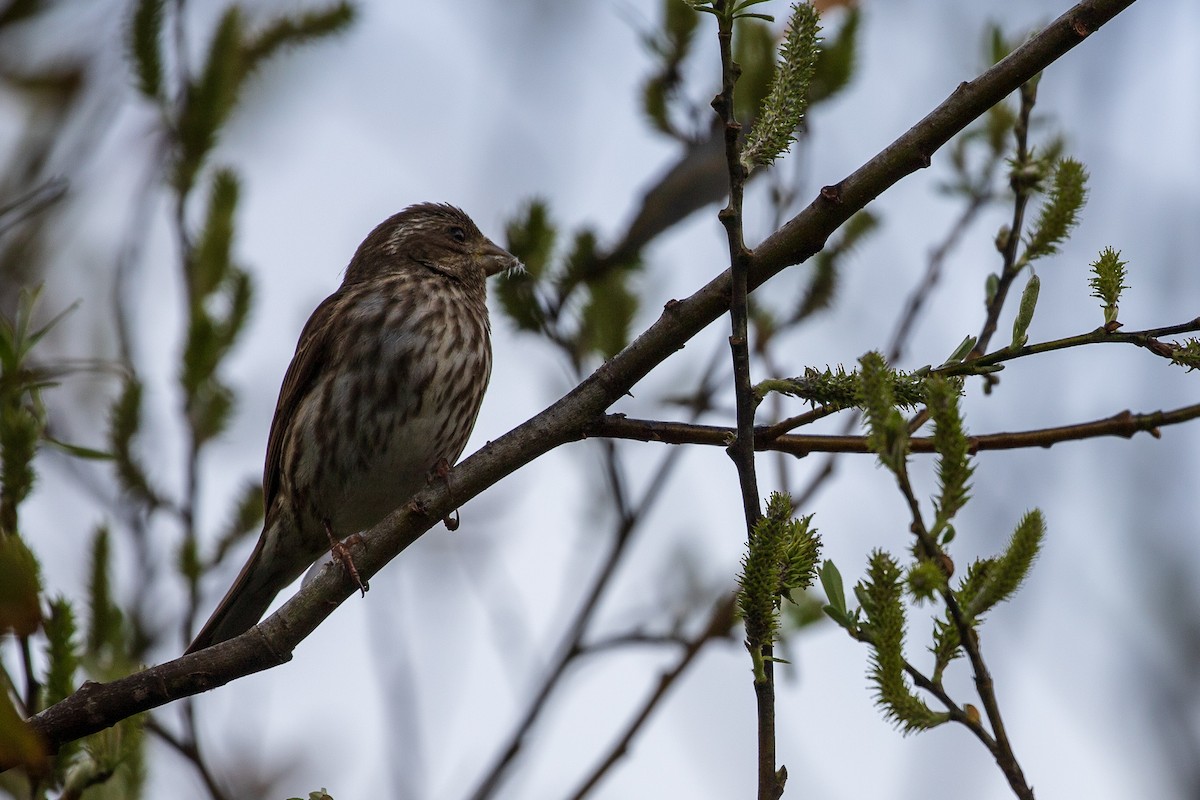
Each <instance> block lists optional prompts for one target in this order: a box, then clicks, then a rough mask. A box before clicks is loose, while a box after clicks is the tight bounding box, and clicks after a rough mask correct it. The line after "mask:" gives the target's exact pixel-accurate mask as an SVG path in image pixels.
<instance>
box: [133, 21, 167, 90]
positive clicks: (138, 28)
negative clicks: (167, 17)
mask: <svg viewBox="0 0 1200 800" xmlns="http://www.w3.org/2000/svg"><path fill="white" fill-rule="evenodd" d="M163 5H164V3H163V0H138V2H137V6H136V7H135V8H134V11H133V16H132V18H131V19H130V20H129V29H128V32H127V34H126V35H127V39H128V47H129V52H130V55H131V57H132V59H133V66H134V72H135V73H136V74H137V88H138V91H140V92H141V93H142V94H143V95H145V96H146V97H147V98H149V99H151V100H157V99H159V98H160V96H161V94H162V71H163V70H162V51H161V47H162V43H161V39H162V28H163Z"/></svg>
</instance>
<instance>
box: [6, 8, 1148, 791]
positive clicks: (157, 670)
mask: <svg viewBox="0 0 1200 800" xmlns="http://www.w3.org/2000/svg"><path fill="white" fill-rule="evenodd" d="M1133 2H1134V0H1084V1H1083V2H1081V3H1079V4H1077V5H1076V6H1075V7H1073V8H1072V9H1071V10H1069V11H1068V12H1066V13H1065V14H1063V15H1062V16H1060V17H1059V18H1058V19H1056V20H1055V21H1054V22H1052V23H1050V25H1049V26H1047V27H1046V29H1045V30H1043V31H1042V32H1041V33H1038V34H1037V35H1035V36H1033V37H1031V38H1030V39H1029V40H1027V41H1026V42H1025V43H1024V44H1022V45H1021V46H1020V47H1018V48H1017V49H1016V50H1014V51H1013V52H1012V53H1011V54H1010V55H1009V56H1008V57H1007V58H1005V59H1004V60H1003V61H1001V62H1000V63H999V64H997V65H995V66H994V67H992V68H990V69H989V70H987V71H986V72H985V73H983V74H982V75H980V76H979V77H977V78H976V79H974V80H972V81H969V82H966V83H963V84H962V85H960V86H959V87H958V88H957V89H956V90H955V91H954V92H953V93H952V94H951V95H950V96H949V97H948V98H947V99H946V100H945V101H944V102H943V103H942V104H941V105H940V106H938V108H936V109H934V110H933V111H932V112H930V113H929V114H928V115H927V116H926V117H925V118H924V119H923V120H921V121H920V122H919V123H917V124H916V125H915V126H913V128H912V129H910V130H909V131H908V132H906V133H904V134H903V135H901V136H900V138H898V139H897V140H896V141H895V142H893V143H892V144H891V145H889V146H888V147H887V148H886V149H885V150H883V151H882V152H880V153H879V154H877V155H876V156H875V157H873V158H872V159H871V160H870V161H868V162H867V163H866V164H864V165H863V166H862V167H860V168H859V169H858V170H857V171H855V173H854V174H852V175H850V176H848V177H846V178H845V179H844V180H842V181H841V182H839V183H837V184H835V185H831V186H827V187H825V188H824V189H823V190H822V191H821V194H820V197H819V198H818V199H817V200H815V201H814V202H813V203H812V204H810V205H809V206H808V207H807V208H806V209H804V210H803V211H801V212H800V213H799V214H798V215H797V216H795V217H793V218H792V219H791V220H789V221H788V222H787V224H785V225H784V226H783V227H782V228H781V229H779V230H778V231H776V232H775V233H773V234H772V235H771V236H769V237H768V238H767V239H766V240H765V241H763V242H762V243H761V244H760V245H759V246H758V247H757V248H755V250H754V253H753V256H752V260H751V263H750V275H749V286H748V288H754V287H757V286H759V285H761V284H762V283H763V282H764V281H766V280H767V279H768V278H770V277H772V276H773V275H776V274H778V273H779V272H780V271H782V270H783V269H785V268H786V267H788V266H791V265H793V264H798V263H800V262H802V261H804V260H805V259H807V258H808V257H809V256H811V255H812V254H813V253H815V252H817V251H818V250H819V249H820V248H821V246H822V243H823V242H824V241H825V240H826V239H827V238H828V237H829V236H830V235H831V234H832V233H833V232H834V231H835V230H836V229H837V228H838V227H839V226H840V225H841V224H842V223H844V222H845V221H846V220H847V219H849V218H850V216H852V215H853V214H854V213H855V212H857V211H858V210H860V209H861V208H863V207H864V206H865V205H866V204H867V203H869V202H870V201H871V200H873V199H874V198H876V197H878V196H879V195H880V194H881V193H883V192H884V191H886V190H888V189H889V188H890V187H891V186H893V185H895V184H896V183H897V182H898V181H900V180H902V179H903V178H904V177H906V176H908V175H910V174H911V173H912V172H914V171H916V170H917V169H920V168H922V167H924V166H928V165H929V163H930V160H931V158H932V156H933V154H934V153H935V152H936V151H937V150H938V149H939V148H940V147H941V146H942V145H944V144H945V143H946V142H947V141H949V140H950V139H951V138H952V137H953V136H954V135H956V134H957V133H958V132H959V131H961V130H963V129H964V128H965V127H966V126H967V125H968V124H970V123H971V122H972V121H973V120H974V119H976V118H978V117H979V116H980V115H982V114H983V113H985V112H986V111H987V109H989V108H990V107H992V106H993V105H995V104H996V103H997V102H999V101H1000V100H1002V99H1003V98H1004V97H1006V96H1007V95H1008V94H1009V93H1011V92H1012V91H1014V90H1015V89H1016V88H1017V87H1019V86H1020V85H1021V84H1022V83H1024V82H1025V81H1027V80H1029V79H1030V78H1031V77H1032V76H1033V75H1035V74H1036V73H1038V72H1040V71H1042V70H1043V69H1045V68H1046V67H1047V66H1048V65H1049V64H1051V63H1053V62H1054V61H1056V60H1057V59H1059V58H1060V57H1062V56H1063V55H1064V54H1065V53H1067V52H1068V51H1070V50H1071V49H1072V48H1074V47H1075V46H1076V45H1078V44H1079V43H1080V42H1081V41H1083V39H1084V38H1086V37H1087V36H1088V35H1090V34H1091V33H1092V32H1093V31H1095V30H1097V29H1098V28H1099V27H1100V26H1101V25H1103V24H1104V23H1106V22H1108V21H1109V20H1111V19H1112V18H1113V17H1115V16H1116V15H1117V14H1119V13H1120V12H1121V11H1124V10H1125V9H1126V8H1128V7H1129V6H1130V5H1132V4H1133ZM730 289H731V276H730V274H729V273H728V272H726V273H724V274H722V275H720V276H717V277H716V278H714V279H713V280H712V281H710V282H709V283H708V284H707V285H706V286H704V287H703V288H701V289H699V290H697V291H696V292H695V293H694V294H692V295H691V296H690V297H688V298H686V299H684V300H680V301H677V302H673V303H669V304H668V305H667V306H666V307H665V308H664V310H663V314H662V316H661V317H660V318H659V319H658V320H657V321H656V322H655V323H654V324H653V325H651V326H650V327H649V328H648V329H647V330H646V331H645V332H643V333H642V334H641V335H640V336H638V337H637V338H635V339H634V340H633V341H632V342H631V343H630V344H629V345H628V346H627V347H626V348H625V349H624V350H622V351H621V352H620V353H618V354H617V355H615V356H613V357H612V358H610V359H609V360H608V361H606V362H605V363H604V364H603V365H601V366H600V367H599V368H597V370H596V371H595V372H594V373H592V374H591V375H590V376H588V378H587V379H585V380H584V381H583V382H582V383H580V384H579V385H578V386H576V387H575V388H574V389H572V390H571V392H570V393H568V394H567V395H566V396H564V397H563V398H561V399H560V400H558V401H557V402H555V403H554V404H552V405H551V406H550V407H549V408H547V409H546V410H545V411H543V412H541V413H539V414H538V415H537V416H535V417H533V418H531V419H529V420H528V421H526V422H525V423H523V424H521V425H519V426H518V427H517V428H515V429H513V430H512V431H510V432H509V433H507V434H505V435H503V436H501V437H499V438H497V439H495V440H493V441H492V442H490V443H489V444H487V445H485V446H484V447H483V448H481V449H480V450H479V451H478V452H476V453H474V454H473V455H471V456H470V457H469V458H467V459H465V460H464V461H462V462H461V463H460V464H459V465H458V466H456V467H455V468H454V470H453V473H452V480H448V481H445V482H442V481H438V482H435V484H431V485H430V486H428V487H426V488H424V489H423V490H422V491H421V492H419V493H418V494H417V496H416V498H415V500H416V501H417V502H416V503H415V504H412V505H414V506H419V507H420V508H423V509H425V513H424V514H422V513H420V512H419V511H417V510H414V508H409V507H406V508H404V509H401V510H399V511H397V512H396V513H394V514H392V515H390V516H389V517H388V518H387V519H385V520H384V521H383V522H381V523H380V524H379V525H377V526H375V527H374V528H373V529H372V530H370V531H368V532H366V533H365V534H364V536H363V540H362V542H361V543H358V544H356V545H355V546H353V547H351V548H350V549H351V556H352V557H353V559H354V563H355V564H356V565H357V566H358V568H359V572H360V573H362V575H363V576H364V577H365V578H370V577H371V576H373V575H375V574H376V573H377V572H378V571H379V570H380V569H382V568H383V566H384V565H385V564H387V563H388V562H389V561H391V560H392V559H393V558H395V557H396V556H397V555H398V554H399V553H401V552H402V551H403V550H405V549H406V548H407V547H408V546H409V545H411V544H412V543H413V542H415V541H416V540H417V539H419V538H420V537H421V536H422V535H423V534H424V533H425V531H427V530H429V529H430V528H432V527H433V526H434V525H435V524H436V523H438V522H439V521H440V520H441V519H442V518H443V517H444V516H445V515H446V514H448V513H449V512H450V511H451V510H452V509H454V508H458V507H461V506H462V505H464V504H465V503H466V502H467V501H469V500H470V499H471V498H473V497H475V496H476V495H478V494H479V493H480V492H482V491H483V490H484V489H486V488H487V487H489V486H492V485H494V484H496V483H497V482H498V481H500V480H501V479H503V478H505V477H506V476H508V475H510V474H512V473H513V472H515V471H516V470H518V469H520V468H521V467H523V466H525V465H526V464H528V463H530V462H531V461H534V460H535V459H537V458H539V457H541V456H542V455H544V454H545V453H548V452H549V451H551V450H553V449H555V448H556V447H559V446H560V445H562V444H565V443H567V442H569V441H574V440H577V439H579V438H580V437H581V436H583V435H584V431H586V430H587V429H588V428H589V426H591V425H592V424H593V421H594V420H596V419H597V418H599V417H600V416H601V415H602V414H603V413H604V412H605V411H606V410H607V409H608V408H610V407H611V406H612V404H613V403H615V402H617V401H618V400H619V399H620V398H621V397H623V396H624V394H625V393H626V392H627V391H628V390H629V389H630V388H631V387H632V386H633V385H634V384H636V383H637V382H638V381H640V380H641V379H642V378H644V377H645V376H646V375H647V374H649V373H650V371H651V370H653V369H654V368H655V367H656V366H658V365H659V364H660V363H662V362H663V361H664V360H666V359H667V358H668V357H669V356H671V355H672V354H673V353H675V352H676V351H677V350H678V349H679V347H680V346H681V345H682V344H684V343H686V342H687V341H689V340H690V339H691V338H692V337H694V336H696V335H697V334H698V333H699V332H700V331H701V330H703V329H704V328H705V327H706V326H708V325H709V324H710V323H712V322H713V321H714V320H716V319H717V318H718V317H720V316H721V315H723V314H724V313H725V312H726V311H728V309H729V297H730ZM350 594H351V590H350V587H348V586H346V585H345V582H344V581H343V580H342V575H341V573H340V571H338V570H330V569H327V570H324V571H322V572H319V573H317V574H316V575H314V576H312V578H311V579H310V580H309V582H308V584H307V585H306V586H305V587H303V588H302V589H301V590H300V592H298V593H297V594H296V595H295V596H294V597H292V598H291V599H290V600H288V601H287V602H286V603H284V604H283V606H282V607H281V608H280V609H279V610H278V611H276V612H275V613H274V614H272V615H270V616H269V617H267V618H266V619H265V620H264V621H263V622H261V623H259V625H257V626H256V627H255V628H253V629H251V630H250V631H248V632H247V633H245V634H243V635H241V636H238V637H235V638H233V639H231V640H229V641H227V642H224V643H222V644H220V645H217V646H215V647H211V648H208V649H207V650H204V651H202V652H200V653H193V654H191V655H188V656H183V657H181V658H178V659H175V660H173V661H170V662H167V663H165V664H160V665H158V666H155V667H151V668H149V669H146V670H144V671H142V672H138V673H135V674H133V675H130V676H127V677H125V678H120V679H118V680H115V681H112V682H110V683H105V684H96V683H91V684H85V685H84V686H83V687H82V688H81V689H80V690H79V691H77V692H75V693H74V694H72V695H71V696H70V697H67V698H66V699H64V700H63V701H61V702H59V703H57V704H55V705H54V706H51V707H50V708H48V709H45V710H44V711H42V712H41V713H39V714H38V715H37V716H35V717H34V718H33V719H31V720H29V722H30V725H31V726H32V727H33V728H34V729H35V730H36V731H38V733H40V734H41V735H42V737H43V739H44V740H45V741H46V742H47V743H48V745H49V746H50V747H51V748H52V749H54V748H57V747H58V746H60V745H61V744H63V743H64V742H67V741H73V740H75V739H78V738H81V737H83V736H86V735H88V734H89V733H94V732H96V731H99V730H103V729H104V728H107V727H109V726H111V725H113V724H115V723H116V722H118V721H120V720H122V719H125V718H127V717H129V716H132V715H133V714H136V713H139V712H141V711H145V710H148V709H151V708H155V707H158V706H160V705H163V704H165V703H169V702H172V701H175V700H178V699H180V698H182V697H186V696H188V695H192V694H196V693H198V692H203V691H207V690H209V689H212V688H214V687H216V686H220V685H223V684H225V683H228V682H229V681H232V680H236V679H238V678H240V677H243V676H245V675H248V674H251V673H253V672H258V671H261V670H264V669H270V668H271V667H273V666H277V665H279V664H281V663H284V662H286V661H288V660H289V659H290V658H291V653H292V651H293V649H294V648H295V647H296V645H297V644H298V643H299V642H300V641H302V640H303V639H305V638H306V637H307V636H308V635H309V634H311V633H312V631H313V630H315V629H316V627H317V626H318V625H320V624H321V623H322V622H323V621H324V620H325V619H326V618H327V617H328V616H329V615H330V614H332V613H333V611H334V610H335V609H336V608H337V607H338V606H339V605H340V604H341V603H343V602H345V600H346V599H347V598H348V597H349V596H350ZM5 765H6V764H5V762H4V759H3V757H2V756H0V769H2V768H3V767H4V766H5Z"/></svg>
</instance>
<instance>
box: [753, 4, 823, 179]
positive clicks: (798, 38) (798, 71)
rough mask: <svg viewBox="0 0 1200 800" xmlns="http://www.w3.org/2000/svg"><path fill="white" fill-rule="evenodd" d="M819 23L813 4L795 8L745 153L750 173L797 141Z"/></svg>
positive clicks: (814, 62) (798, 5) (806, 100)
mask: <svg viewBox="0 0 1200 800" xmlns="http://www.w3.org/2000/svg"><path fill="white" fill-rule="evenodd" d="M820 22H821V18H820V15H819V14H818V13H817V11H816V9H815V8H813V7H812V5H811V4H809V3H797V4H795V5H793V6H792V15H791V17H790V19H789V20H788V28H787V31H786V32H785V33H784V38H783V43H782V44H781V45H780V48H779V64H778V66H777V67H776V68H775V75H774V77H773V78H772V80H771V89H770V93H769V94H768V95H767V97H766V100H765V101H764V102H763V105H762V111H761V113H760V114H759V115H758V118H757V119H755V121H754V126H753V127H752V128H751V130H750V134H749V136H747V139H746V146H745V148H744V149H743V151H742V165H743V166H744V167H745V168H746V169H747V170H753V169H754V168H755V167H765V166H767V165H768V164H771V163H773V162H774V161H775V159H777V158H778V157H779V156H780V155H782V154H783V153H784V152H785V151H786V150H787V149H788V147H789V146H790V145H791V143H792V142H793V141H795V135H794V134H795V131H796V128H798V127H799V126H800V122H801V120H802V119H803V117H804V109H805V108H807V106H808V97H809V94H808V86H809V82H810V81H811V80H812V76H813V71H814V69H815V68H816V62H817V55H818V50H817V37H818V33H819V32H820V30H821V24H820Z"/></svg>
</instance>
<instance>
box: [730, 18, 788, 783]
mask: <svg viewBox="0 0 1200 800" xmlns="http://www.w3.org/2000/svg"><path fill="white" fill-rule="evenodd" d="M713 8H714V9H715V11H716V14H715V16H716V18H717V21H718V28H717V37H718V40H719V42H720V48H721V93H720V94H718V95H717V96H716V97H715V98H713V101H712V107H713V110H714V111H716V112H717V116H718V117H720V119H721V122H722V123H723V124H724V127H725V160H726V163H727V165H728V168H729V204H728V205H726V206H725V208H723V209H721V211H720V213H719V215H718V216H719V218H720V220H721V223H722V224H723V225H724V226H725V234H726V237H727V238H728V241H729V259H730V262H729V263H730V270H731V274H732V277H733V281H732V287H731V290H730V297H729V317H730V335H729V349H730V351H731V355H732V359H733V380H734V393H735V396H736V400H737V439H736V440H735V441H734V442H733V444H731V445H730V446H729V448H728V451H727V452H728V453H729V457H730V458H731V459H732V460H733V463H734V466H735V467H736V468H737V473H738V484H739V486H740V488H741V494H742V510H743V513H744V514H745V518H746V530H747V532H749V531H751V530H752V529H753V527H754V524H755V523H756V522H758V520H759V518H760V517H761V516H762V506H761V504H760V503H759V492H758V478H757V476H756V475H755V472H754V410H755V406H756V405H757V404H756V402H755V399H754V392H753V390H752V388H751V383H750V348H749V334H748V328H749V323H748V317H749V313H748V308H747V305H748V303H747V294H748V288H747V284H748V273H749V267H750V251H749V250H747V249H746V244H745V241H744V238H743V231H742V196H743V193H744V191H745V186H746V177H747V174H748V173H747V170H746V167H745V166H744V165H743V164H742V160H741V135H742V126H741V125H740V124H739V123H738V121H737V118H736V116H735V115H734V108H733V90H734V85H735V84H736V83H737V79H738V77H739V75H740V74H741V68H740V67H739V66H738V65H737V63H736V62H734V60H733V22H734V17H735V14H734V10H733V0H717V1H716V2H714V3H713ZM761 655H762V659H763V669H762V672H761V676H756V678H755V681H754V695H755V701H756V706H757V712H758V800H777V798H779V797H780V796H781V795H782V794H783V782H784V780H785V779H786V777H787V771H786V770H783V769H780V770H779V771H778V772H777V771H776V769H775V678H774V662H773V660H772V658H771V656H772V648H771V646H770V644H767V645H764V646H763V648H762V654H761Z"/></svg>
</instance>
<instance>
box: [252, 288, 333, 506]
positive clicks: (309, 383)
mask: <svg viewBox="0 0 1200 800" xmlns="http://www.w3.org/2000/svg"><path fill="white" fill-rule="evenodd" d="M343 288H344V287H343ZM345 299H346V294H345V292H344V291H343V290H342V289H339V290H338V291H336V292H334V293H333V294H331V295H330V296H329V297H327V298H325V300H324V301H322V303H321V305H319V306H317V308H316V310H315V311H313V313H312V316H311V317H309V318H308V322H306V323H305V325H304V330H303V331H302V332H301V334H300V341H299V342H298V343H297V344H296V354H295V355H294V356H292V363H291V364H289V365H288V368H287V373H285V374H284V376H283V387H282V388H280V390H279V401H278V402H277V403H276V404H275V418H274V419H272V420H271V433H270V435H269V436H268V437H267V460H266V463H265V464H264V465H263V509H264V511H265V512H266V513H267V514H270V513H271V503H272V502H273V501H274V500H275V495H276V494H278V492H279V483H280V478H281V467H282V464H281V463H280V462H281V461H282V459H283V446H284V438H285V437H286V436H287V428H288V420H290V419H291V418H292V416H293V415H294V414H295V413H296V409H297V407H299V405H300V402H301V401H302V400H303V399H304V398H305V396H306V395H308V393H309V392H310V391H312V388H313V384H314V383H315V379H316V376H317V372H318V369H319V367H320V365H321V364H322V363H324V362H325V361H326V360H327V359H328V357H329V355H330V352H331V350H332V348H333V345H334V338H335V337H334V336H333V326H332V325H330V324H329V318H330V317H331V316H332V315H333V313H334V311H335V309H337V308H338V306H339V305H341V304H342V303H343V302H344V301H345Z"/></svg>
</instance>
